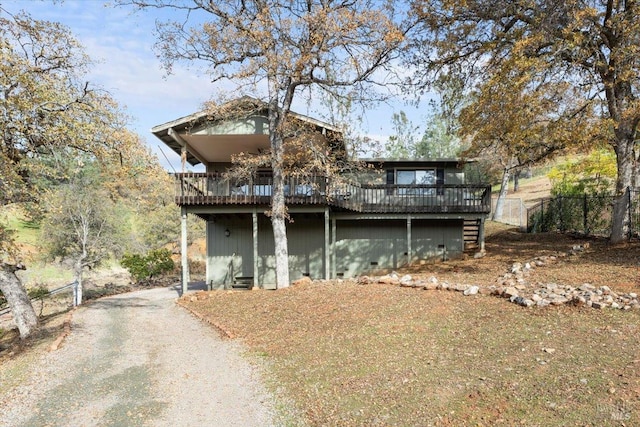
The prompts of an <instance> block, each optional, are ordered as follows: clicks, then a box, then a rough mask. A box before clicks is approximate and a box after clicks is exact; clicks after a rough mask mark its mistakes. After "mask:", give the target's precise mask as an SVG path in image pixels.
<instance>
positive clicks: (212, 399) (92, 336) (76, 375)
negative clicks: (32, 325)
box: [0, 288, 274, 427]
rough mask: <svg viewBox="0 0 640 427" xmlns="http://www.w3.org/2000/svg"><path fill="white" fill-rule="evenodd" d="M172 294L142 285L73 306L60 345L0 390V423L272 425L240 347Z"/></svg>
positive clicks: (268, 403)
mask: <svg viewBox="0 0 640 427" xmlns="http://www.w3.org/2000/svg"><path fill="white" fill-rule="evenodd" d="M176 297H177V294H176V292H175V290H173V289H170V288H161V289H151V290H144V291H137V292H133V293H128V294H122V295H118V296H115V297H110V298H104V299H101V300H98V301H95V302H93V303H91V304H88V305H86V306H84V307H82V308H81V309H79V310H78V311H77V312H75V314H74V315H73V320H72V323H71V325H72V331H71V334H70V335H69V336H68V337H67V339H66V341H65V342H64V343H63V345H62V347H61V348H60V349H59V350H57V351H54V352H50V353H47V354H44V355H43V356H42V357H40V358H39V359H38V360H37V362H36V364H35V366H34V367H33V370H32V372H31V374H30V375H29V377H28V378H27V379H26V380H25V381H22V382H21V384H20V385H19V386H18V387H17V388H15V389H13V390H11V391H10V392H9V395H8V396H7V395H5V396H4V397H5V401H4V402H2V410H1V411H0V426H172V427H173V426H243V427H244V426H260V427H262V426H270V425H274V421H273V410H272V408H273V399H272V397H271V396H269V394H268V393H267V392H266V390H265V389H264V387H263V386H262V385H261V382H260V375H259V372H258V369H257V368H256V367H254V366H252V365H251V364H250V363H249V361H248V360H247V359H245V358H244V357H243V356H242V351H243V350H242V347H241V345H239V344H238V343H235V342H233V341H229V340H222V339H220V338H219V336H218V335H217V334H216V333H215V331H213V330H212V329H211V328H209V327H207V326H206V325H204V324H203V323H201V322H200V321H198V320H196V319H195V318H194V317H192V316H191V315H190V314H189V313H187V312H186V311H184V310H183V309H181V308H179V307H177V306H176V305H175V302H174V300H175V298H176ZM5 391H6V390H5ZM7 400H10V402H9V401H7Z"/></svg>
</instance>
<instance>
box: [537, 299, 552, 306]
mask: <svg viewBox="0 0 640 427" xmlns="http://www.w3.org/2000/svg"><path fill="white" fill-rule="evenodd" d="M549 304H551V303H550V302H549V300H546V299H541V300H540V301H537V302H536V305H537V306H538V307H546V306H548V305H549Z"/></svg>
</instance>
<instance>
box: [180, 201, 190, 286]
mask: <svg viewBox="0 0 640 427" xmlns="http://www.w3.org/2000/svg"><path fill="white" fill-rule="evenodd" d="M180 210H181V212H180V214H181V215H180V216H181V218H180V228H181V235H182V236H181V237H182V239H181V249H180V256H181V261H180V263H181V265H182V295H184V294H186V293H187V288H188V286H189V258H188V256H187V251H188V250H189V247H188V245H187V208H186V207H184V206H183V207H182V208H181V209H180Z"/></svg>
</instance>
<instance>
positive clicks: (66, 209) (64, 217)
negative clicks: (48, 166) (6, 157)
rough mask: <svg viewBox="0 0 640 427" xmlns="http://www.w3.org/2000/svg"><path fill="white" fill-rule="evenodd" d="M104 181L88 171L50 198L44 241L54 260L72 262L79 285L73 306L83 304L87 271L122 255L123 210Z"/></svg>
mask: <svg viewBox="0 0 640 427" xmlns="http://www.w3.org/2000/svg"><path fill="white" fill-rule="evenodd" d="M102 178H103V177H101V176H100V175H99V174H95V173H93V174H92V171H91V168H87V169H85V171H83V172H81V173H80V174H79V176H77V177H74V179H72V180H71V182H69V183H68V184H64V185H61V186H59V187H58V188H57V189H56V191H55V192H54V193H53V194H51V195H50V196H49V197H48V200H47V202H48V203H47V205H48V209H47V214H46V216H45V220H44V222H43V224H42V237H43V241H44V244H45V246H46V248H47V253H48V254H49V255H50V256H51V257H62V258H70V259H72V260H73V265H74V268H73V270H74V275H75V279H76V281H77V283H78V286H77V293H76V295H75V300H74V304H75V305H79V304H81V303H82V278H83V273H84V271H85V270H86V269H88V268H94V267H97V266H99V265H100V264H101V263H102V262H103V261H105V260H106V259H108V258H110V257H111V256H114V255H115V256H119V255H120V254H121V253H122V252H123V249H124V248H123V247H122V245H123V243H122V242H124V241H125V239H124V235H125V233H124V225H125V224H124V223H123V221H122V218H123V216H124V215H123V214H122V208H121V207H120V206H118V205H117V204H116V203H115V202H114V201H113V200H112V198H111V197H110V196H109V193H108V192H107V191H106V189H105V188H104V186H102V185H100V183H101V182H103V179H102Z"/></svg>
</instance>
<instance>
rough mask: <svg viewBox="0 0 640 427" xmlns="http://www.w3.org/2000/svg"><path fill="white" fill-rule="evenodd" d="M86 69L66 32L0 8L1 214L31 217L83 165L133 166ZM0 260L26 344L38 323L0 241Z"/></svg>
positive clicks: (14, 260)
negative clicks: (15, 208)
mask: <svg viewBox="0 0 640 427" xmlns="http://www.w3.org/2000/svg"><path fill="white" fill-rule="evenodd" d="M91 65H92V64H91V61H90V59H89V57H88V56H87V55H86V54H85V52H84V50H83V48H82V46H81V45H80V44H79V43H78V41H77V40H76V39H75V38H74V37H73V35H72V34H71V32H70V31H69V29H68V28H66V27H65V26H63V25H61V24H59V23H55V22H47V21H41V20H37V19H33V18H32V17H31V16H29V15H28V14H25V13H17V14H11V13H9V12H8V11H7V10H6V9H4V8H2V7H0V206H4V205H7V204H11V203H19V204H21V205H23V207H24V206H32V207H34V208H35V210H34V211H32V212H31V213H32V215H36V214H38V209H39V208H40V206H41V204H40V201H41V199H42V195H43V194H48V192H49V191H55V188H56V187H57V186H59V185H68V184H69V183H70V181H71V180H72V179H73V178H74V176H76V174H77V172H78V170H81V169H82V168H83V166H84V165H86V164H88V163H91V164H95V165H106V164H107V163H110V164H113V160H115V159H118V160H119V162H120V163H122V164H123V165H124V164H125V163H131V161H133V159H135V158H136V157H135V156H134V157H129V154H131V150H135V149H137V148H136V145H137V144H139V141H137V140H136V139H134V138H129V137H127V136H126V135H125V133H124V132H125V130H124V124H125V122H126V117H125V115H124V114H123V113H122V111H121V109H120V107H119V106H118V105H117V103H116V102H115V101H114V100H113V99H112V98H111V97H110V96H109V94H108V93H107V92H105V91H102V90H100V89H99V88H96V87H93V86H92V85H90V84H89V83H88V82H86V81H85V76H86V72H87V70H88V69H89V67H90V66H91ZM115 182H119V181H118V180H115ZM113 191H118V190H117V189H113ZM101 194H103V193H101ZM111 194H112V192H111V193H108V194H107V195H108V196H111ZM68 195H69V197H71V196H75V195H76V193H74V192H70V193H68ZM107 195H105V198H104V200H103V201H104V203H105V205H106V204H108V203H109V200H111V199H110V198H109V197H107ZM3 234H6V233H4V232H3ZM60 249H62V248H60ZM65 250H66V249H65ZM0 255H1V256H2V258H1V259H0V267H1V268H0V274H1V275H2V280H0V282H1V283H0V286H1V287H2V292H3V293H4V295H5V296H6V297H7V299H8V300H9V303H10V305H11V308H12V312H13V316H14V319H15V320H16V323H17V325H18V328H19V329H20V334H21V336H23V337H26V336H28V335H29V334H30V333H31V332H33V330H34V329H35V328H36V327H37V322H38V319H37V316H36V315H35V312H34V311H33V308H32V307H31V304H30V302H29V299H28V297H27V294H26V292H25V290H24V287H23V286H22V284H21V282H20V280H19V279H18V277H17V276H16V274H15V272H16V271H17V270H19V269H22V268H24V265H23V264H22V263H21V260H20V259H19V253H18V252H17V251H15V250H12V248H11V240H10V239H7V238H5V237H4V236H2V240H0Z"/></svg>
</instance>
